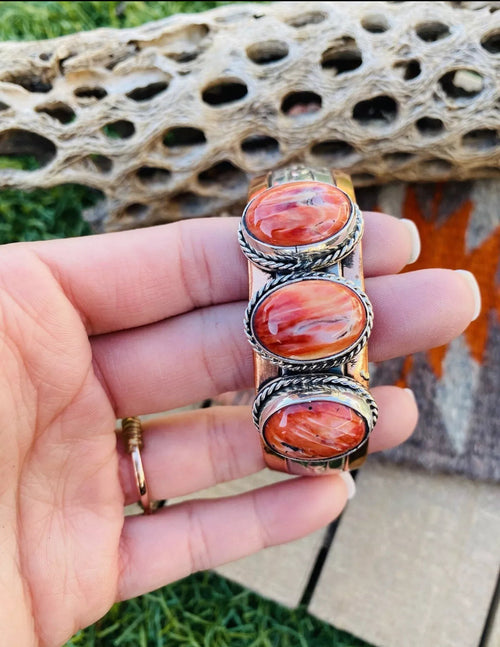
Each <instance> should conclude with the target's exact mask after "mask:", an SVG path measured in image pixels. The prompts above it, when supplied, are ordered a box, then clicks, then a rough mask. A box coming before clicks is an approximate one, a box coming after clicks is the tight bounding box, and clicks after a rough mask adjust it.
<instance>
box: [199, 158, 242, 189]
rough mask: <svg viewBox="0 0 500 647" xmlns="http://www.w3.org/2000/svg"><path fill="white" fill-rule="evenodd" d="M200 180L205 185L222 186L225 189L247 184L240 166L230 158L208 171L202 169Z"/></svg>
mask: <svg viewBox="0 0 500 647" xmlns="http://www.w3.org/2000/svg"><path fill="white" fill-rule="evenodd" d="M198 180H199V182H200V184H202V185H204V186H220V187H221V188H224V189H234V188H236V187H241V186H242V185H245V184H246V181H247V178H246V175H245V173H244V172H243V171H242V170H241V169H240V168H238V167H237V166H235V165H234V164H232V163H231V162H230V161H229V160H223V161H222V162H218V163H217V164H214V165H213V166H211V167H210V168H208V169H207V170H206V171H202V172H201V173H200V174H199V175H198Z"/></svg>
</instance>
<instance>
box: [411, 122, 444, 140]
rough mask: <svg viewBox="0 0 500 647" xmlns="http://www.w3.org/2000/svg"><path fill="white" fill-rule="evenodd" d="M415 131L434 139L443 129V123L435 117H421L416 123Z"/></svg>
mask: <svg viewBox="0 0 500 647" xmlns="http://www.w3.org/2000/svg"><path fill="white" fill-rule="evenodd" d="M416 126H417V130H418V132H419V133H420V134H421V135H424V136H426V137H435V136H436V135H439V134H440V133H441V132H442V131H443V129H444V123H443V122H442V121H441V119H437V118H436V117H422V118H421V119H418V121H417V122H416Z"/></svg>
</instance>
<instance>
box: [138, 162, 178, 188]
mask: <svg viewBox="0 0 500 647" xmlns="http://www.w3.org/2000/svg"><path fill="white" fill-rule="evenodd" d="M137 177H138V178H139V180H140V181H141V182H142V184H146V185H149V186H151V185H153V186H160V185H164V184H166V183H167V182H168V181H169V180H170V178H171V177H172V173H171V172H170V171H169V170H168V169H166V168H159V167H156V166H141V168H140V169H138V170H137Z"/></svg>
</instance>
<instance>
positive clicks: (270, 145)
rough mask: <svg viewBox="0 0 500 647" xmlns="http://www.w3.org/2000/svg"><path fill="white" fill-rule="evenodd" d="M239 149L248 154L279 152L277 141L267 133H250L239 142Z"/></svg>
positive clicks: (272, 153)
mask: <svg viewBox="0 0 500 647" xmlns="http://www.w3.org/2000/svg"><path fill="white" fill-rule="evenodd" d="M241 150H242V151H243V152H244V153H247V154H248V155H274V154H275V153H278V152H279V142H278V140H277V139H274V137H269V135H250V137H246V138H245V139H244V140H243V141H242V142H241Z"/></svg>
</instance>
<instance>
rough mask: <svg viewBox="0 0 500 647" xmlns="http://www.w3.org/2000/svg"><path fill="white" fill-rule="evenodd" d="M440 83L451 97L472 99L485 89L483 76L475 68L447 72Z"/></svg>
mask: <svg viewBox="0 0 500 647" xmlns="http://www.w3.org/2000/svg"><path fill="white" fill-rule="evenodd" d="M439 84H440V86H441V87H442V89H443V91H444V93H445V94H446V95H447V96H448V97H449V98H450V99H471V98H472V97H475V96H477V95H478V94H479V93H480V92H481V90H482V89H483V85H484V81H483V77H482V76H481V75H480V74H479V72H476V71H475V70H468V69H461V70H452V71H451V72H447V73H446V74H444V75H443V76H442V77H441V78H440V79H439Z"/></svg>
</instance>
